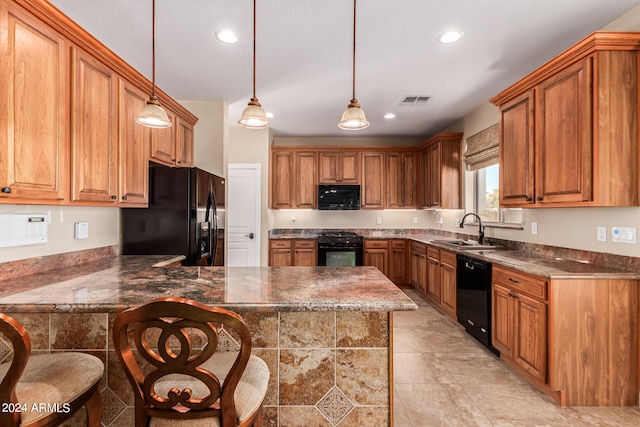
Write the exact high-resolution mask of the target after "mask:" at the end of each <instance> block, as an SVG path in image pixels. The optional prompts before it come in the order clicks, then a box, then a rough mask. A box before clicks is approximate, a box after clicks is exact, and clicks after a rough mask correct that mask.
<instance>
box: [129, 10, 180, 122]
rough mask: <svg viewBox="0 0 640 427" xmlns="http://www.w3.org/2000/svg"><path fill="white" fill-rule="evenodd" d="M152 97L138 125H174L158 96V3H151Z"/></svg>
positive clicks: (143, 109)
mask: <svg viewBox="0 0 640 427" xmlns="http://www.w3.org/2000/svg"><path fill="white" fill-rule="evenodd" d="M151 74H152V79H151V80H152V81H151V96H150V97H149V99H148V100H147V105H145V106H144V107H143V108H142V110H141V111H140V114H138V118H137V119H136V123H139V124H141V125H142V126H147V127H150V128H168V127H171V125H172V123H171V120H169V116H168V115H167V112H166V111H165V110H164V108H162V106H161V105H160V101H159V100H158V97H157V96H156V1H155V0H152V1H151Z"/></svg>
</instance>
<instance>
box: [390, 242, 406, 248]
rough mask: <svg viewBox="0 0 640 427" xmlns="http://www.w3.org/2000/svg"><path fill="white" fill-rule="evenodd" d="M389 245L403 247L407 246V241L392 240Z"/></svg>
mask: <svg viewBox="0 0 640 427" xmlns="http://www.w3.org/2000/svg"><path fill="white" fill-rule="evenodd" d="M391 247H392V248H393V249H404V248H406V247H407V242H405V241H404V240H392V241H391Z"/></svg>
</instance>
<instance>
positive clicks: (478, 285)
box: [456, 254, 500, 355]
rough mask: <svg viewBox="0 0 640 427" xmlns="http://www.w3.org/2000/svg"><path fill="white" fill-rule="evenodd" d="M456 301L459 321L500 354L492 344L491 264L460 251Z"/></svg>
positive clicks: (490, 348) (479, 339)
mask: <svg viewBox="0 0 640 427" xmlns="http://www.w3.org/2000/svg"><path fill="white" fill-rule="evenodd" d="M457 258H458V265H457V267H458V268H457V270H456V276H457V283H456V285H457V286H456V287H457V289H456V292H457V294H456V295H457V297H456V304H457V311H458V322H459V323H460V324H462V325H463V326H464V327H465V329H466V330H467V332H469V333H470V334H471V335H473V336H474V337H475V338H476V339H477V340H478V341H480V342H481V343H482V344H484V345H485V346H486V347H487V348H488V349H489V350H491V351H492V352H494V353H495V354H496V355H499V354H500V353H499V352H498V350H496V349H495V348H494V347H493V346H492V345H491V264H490V263H488V262H484V261H480V260H477V259H474V258H471V257H469V256H466V255H462V254H458V256H457Z"/></svg>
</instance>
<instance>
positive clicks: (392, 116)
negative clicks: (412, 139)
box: [384, 113, 396, 119]
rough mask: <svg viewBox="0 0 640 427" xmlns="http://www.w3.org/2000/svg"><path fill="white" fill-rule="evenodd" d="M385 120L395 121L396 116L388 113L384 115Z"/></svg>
mask: <svg viewBox="0 0 640 427" xmlns="http://www.w3.org/2000/svg"><path fill="white" fill-rule="evenodd" d="M384 118H385V119H395V118H396V115H395V114H393V113H387V114H385V115H384Z"/></svg>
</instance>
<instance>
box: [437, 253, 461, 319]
mask: <svg viewBox="0 0 640 427" xmlns="http://www.w3.org/2000/svg"><path fill="white" fill-rule="evenodd" d="M456 268H457V259H456V254H455V252H451V251H447V250H444V249H441V250H440V286H441V299H440V307H441V308H442V310H443V311H444V312H445V313H446V314H447V315H448V316H449V317H451V318H452V319H453V320H456V321H457V320H458V312H457V306H456V299H457V292H456V289H457V288H456V277H457V276H456Z"/></svg>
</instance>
